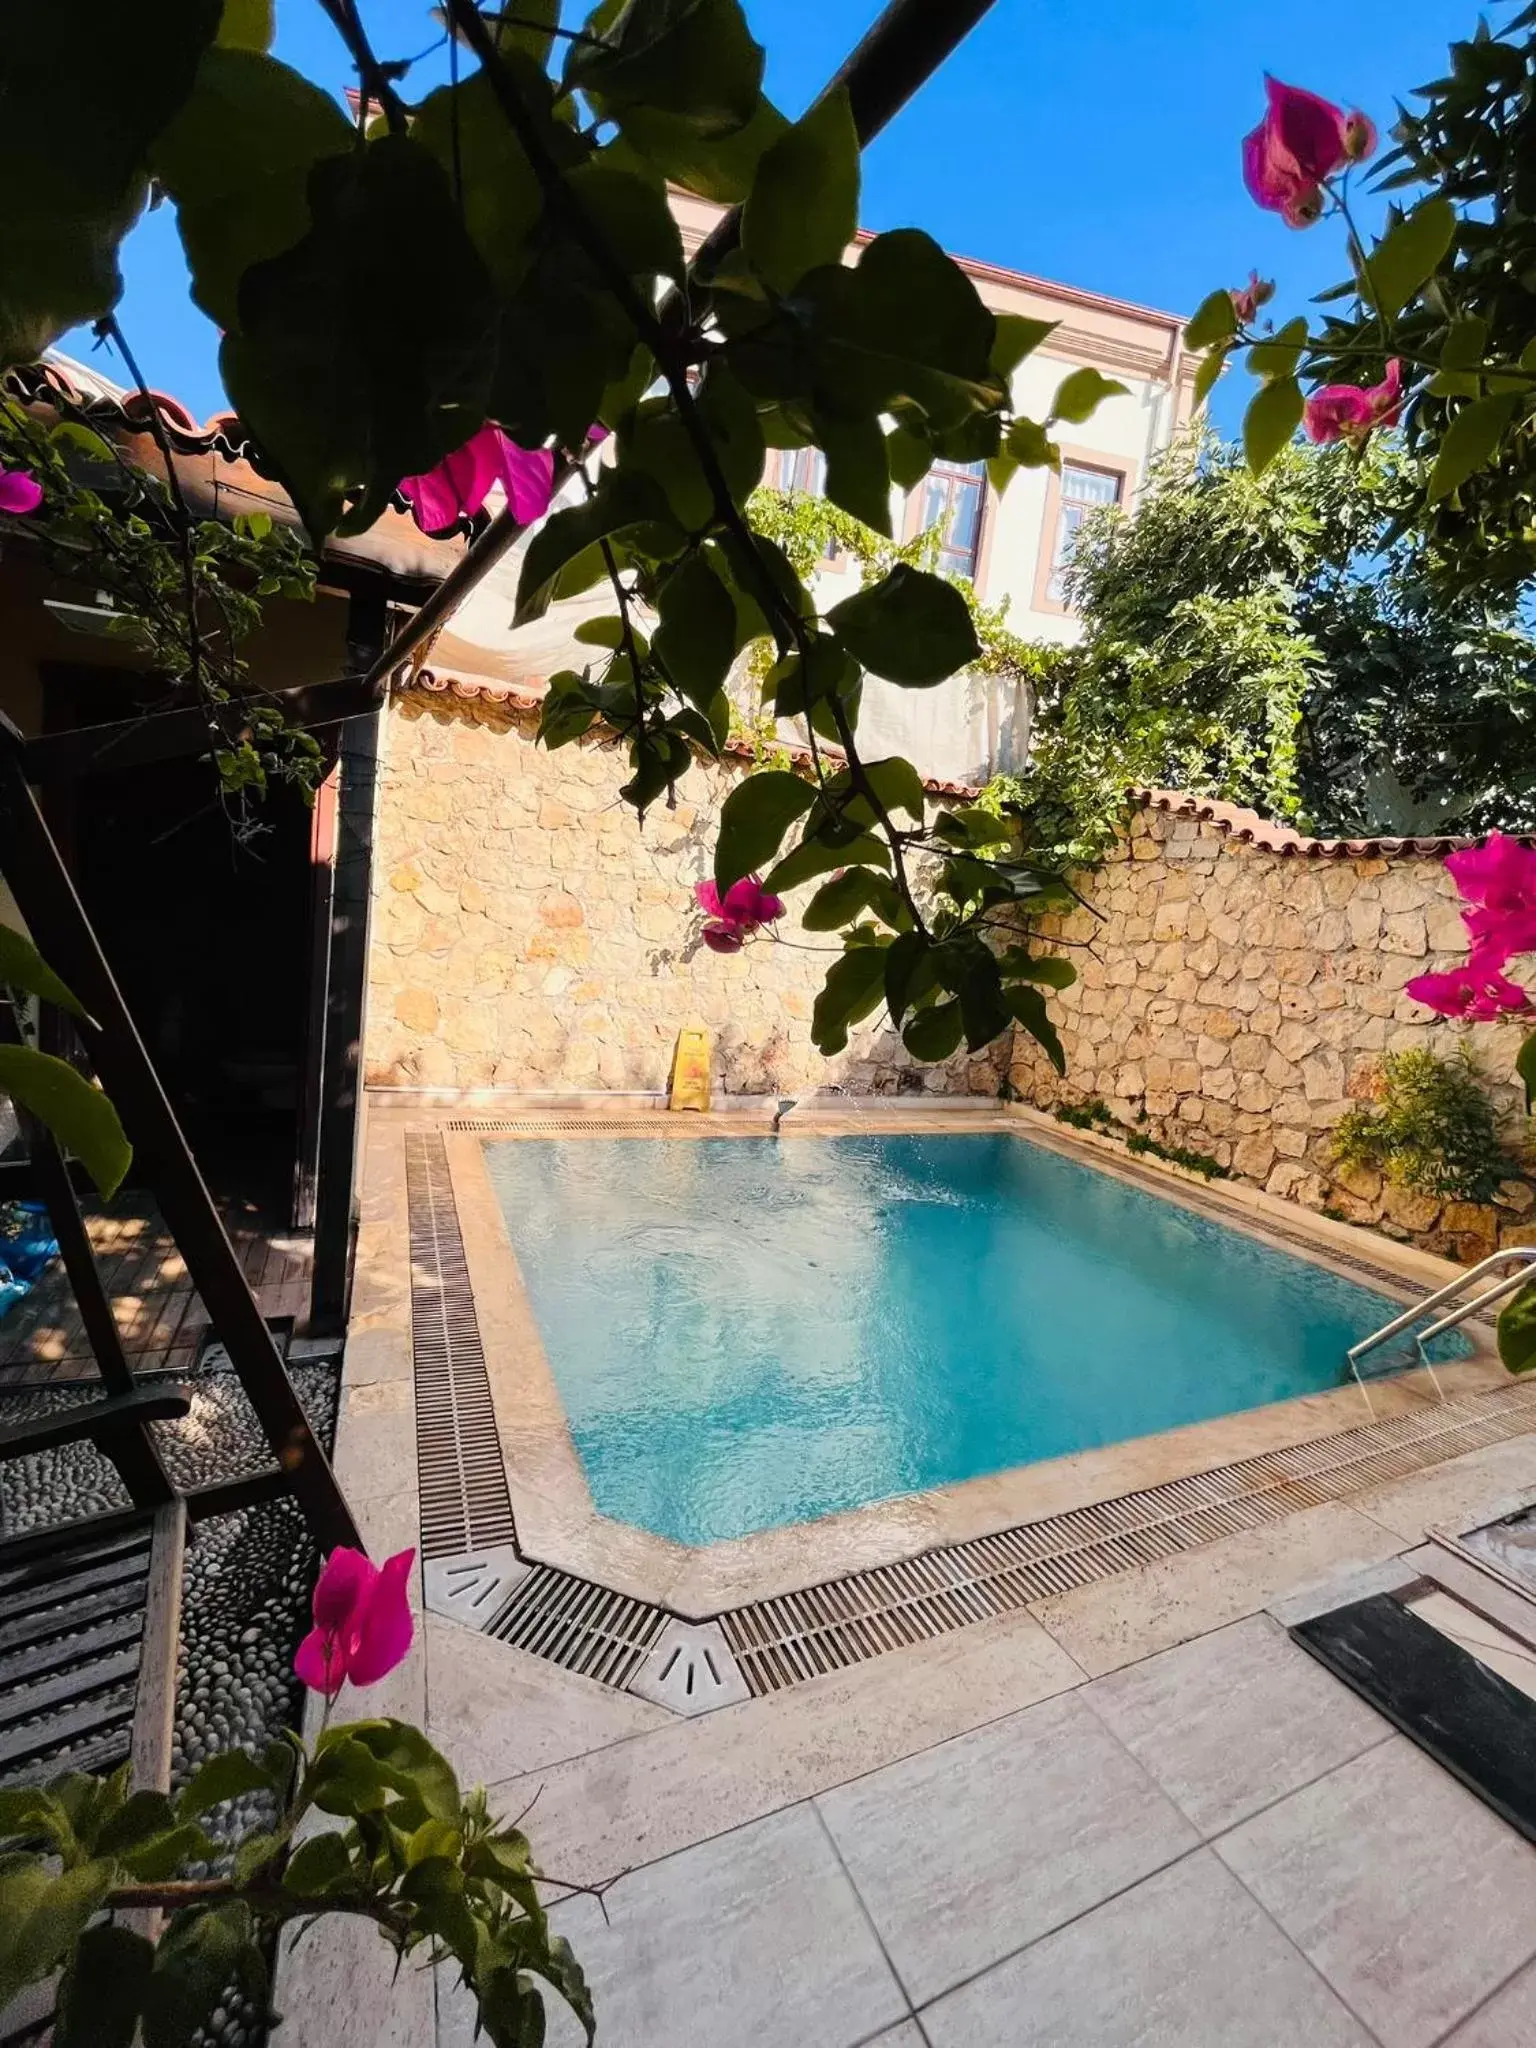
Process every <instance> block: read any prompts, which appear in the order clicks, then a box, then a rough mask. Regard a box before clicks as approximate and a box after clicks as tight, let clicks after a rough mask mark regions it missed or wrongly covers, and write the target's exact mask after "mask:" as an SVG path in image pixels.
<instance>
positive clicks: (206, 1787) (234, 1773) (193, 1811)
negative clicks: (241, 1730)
mask: <svg viewBox="0 0 1536 2048" xmlns="http://www.w3.org/2000/svg"><path fill="white" fill-rule="evenodd" d="M271 1790H272V1777H271V1773H270V1772H269V1771H268V1770H267V1768H266V1767H265V1765H263V1764H260V1763H258V1762H257V1760H256V1759H255V1757H253V1756H249V1755H248V1754H247V1753H246V1751H245V1750H243V1749H225V1750H221V1751H220V1752H219V1754H218V1755H217V1756H211V1757H209V1759H208V1761H207V1762H206V1763H204V1764H199V1765H198V1767H197V1769H196V1770H195V1771H194V1772H193V1773H192V1776H191V1777H190V1778H189V1779H188V1780H187V1783H186V1784H185V1785H184V1786H183V1787H182V1791H181V1796H180V1797H179V1798H178V1799H177V1801H176V1818H177V1819H178V1820H194V1819H195V1818H196V1817H197V1815H198V1814H200V1813H207V1812H208V1811H209V1809H210V1808H211V1807H215V1806H220V1805H222V1804H223V1802H224V1801H225V1800H226V1799H239V1798H241V1797H243V1795H244V1794H245V1793H247V1792H270V1791H271Z"/></svg>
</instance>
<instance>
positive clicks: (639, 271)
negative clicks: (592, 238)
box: [535, 157, 687, 284]
mask: <svg viewBox="0 0 1536 2048" xmlns="http://www.w3.org/2000/svg"><path fill="white" fill-rule="evenodd" d="M566 183H567V185H569V187H570V188H571V190H572V192H574V193H575V195H576V198H577V201H578V203H579V204H580V205H581V206H583V207H584V208H585V209H586V211H587V213H588V214H590V216H591V217H592V219H593V221H594V222H595V223H596V225H597V228H598V230H599V232H600V233H601V235H602V237H603V240H604V242H605V243H606V244H607V246H608V248H609V249H611V250H612V251H613V253H614V255H615V256H616V257H617V258H618V259H619V261H620V263H621V264H622V265H623V267H624V270H625V272H626V273H627V274H628V275H629V276H630V277H666V278H671V279H672V280H673V281H674V282H675V283H679V284H680V283H681V282H682V278H683V273H684V271H685V270H686V269H687V263H686V260H685V259H684V256H683V238H682V236H681V235H680V234H679V233H678V228H677V222H676V221H675V220H674V219H673V218H672V214H671V212H670V210H669V209H668V206H667V189H666V186H665V185H664V184H663V183H662V181H661V179H660V178H657V179H655V181H654V182H652V181H651V180H650V179H649V178H642V177H637V176H636V175H635V174H634V173H633V172H630V171H622V170H615V169H614V168H613V166H612V165H610V164H606V163H604V162H603V160H602V158H601V157H599V158H597V159H596V160H595V161H594V162H592V163H587V164H580V165H578V166H577V168H576V169H575V170H573V171H570V172H568V173H567V174H566ZM537 197H538V193H537V187H535V202H536V207H537ZM535 217H537V212H536V214H535Z"/></svg>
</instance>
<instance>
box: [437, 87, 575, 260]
mask: <svg viewBox="0 0 1536 2048" xmlns="http://www.w3.org/2000/svg"><path fill="white" fill-rule="evenodd" d="M516 77H517V79H518V81H519V82H520V83H521V82H524V81H525V79H526V72H524V71H518V72H517V73H516ZM455 128H457V136H455ZM411 134H412V135H413V136H414V138H415V139H416V141H418V142H419V143H420V144H421V146H422V148H423V149H426V150H429V151H430V152H431V154H432V156H433V157H434V158H435V159H436V160H437V162H438V163H439V164H440V165H441V166H442V168H443V170H444V172H445V173H446V174H447V175H448V177H449V178H450V179H451V178H452V177H453V169H454V161H455V158H454V149H455V141H457V148H458V158H457V160H458V165H459V169H460V172H461V174H462V180H463V193H464V225H465V227H466V228H468V230H469V238H470V240H471V241H472V242H473V243H474V245H475V248H476V249H477V251H478V252H479V255H480V260H481V262H482V263H483V264H484V265H485V267H486V269H487V271H489V273H490V276H491V280H492V282H493V283H494V284H495V286H496V289H497V291H498V292H499V293H501V294H502V295H503V296H506V295H508V294H510V293H512V292H514V291H516V289H517V287H518V286H519V285H520V284H521V283H522V281H523V279H524V278H525V277H526V276H527V274H528V268H529V263H530V261H531V255H532V252H531V249H530V246H529V238H530V236H531V235H532V234H533V231H534V229H535V228H536V227H537V226H538V224H539V221H540V219H541V217H542V215H543V210H544V195H543V189H542V187H541V186H540V184H539V181H538V178H537V176H536V175H535V173H534V169H533V166H532V164H530V163H529V161H528V159H527V157H526V156H525V155H524V153H523V149H522V145H521V144H520V143H519V142H518V140H517V138H516V136H514V135H513V133H512V131H511V129H510V128H509V127H508V126H507V120H506V116H505V115H504V114H503V113H502V111H501V103H500V101H499V100H498V99H497V97H496V93H495V90H494V88H493V87H492V85H491V81H490V79H489V78H488V77H487V76H486V74H485V73H484V72H483V71H476V72H474V73H472V74H471V75H470V77H468V78H465V79H462V80H461V81H460V82H459V84H458V85H456V86H452V85H444V86H439V87H438V89H437V91H436V92H430V93H428V94H427V96H426V98H425V99H424V100H423V101H422V103H421V105H420V106H419V107H418V108H417V110H416V113H415V116H414V117H413V119H412V122H411Z"/></svg>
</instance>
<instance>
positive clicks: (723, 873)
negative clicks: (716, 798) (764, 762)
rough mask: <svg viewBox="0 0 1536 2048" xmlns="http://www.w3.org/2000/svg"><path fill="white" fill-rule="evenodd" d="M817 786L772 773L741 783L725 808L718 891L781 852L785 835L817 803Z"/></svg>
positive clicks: (718, 858)
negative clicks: (814, 802) (797, 819)
mask: <svg viewBox="0 0 1536 2048" xmlns="http://www.w3.org/2000/svg"><path fill="white" fill-rule="evenodd" d="M815 796H816V790H815V787H814V785H813V784H811V783H809V782H803V781H802V780H801V778H800V777H799V776H798V775H791V774H789V773H788V771H787V770H784V769H778V768H767V769H763V770H761V771H760V772H759V773H758V774H756V775H749V776H748V777H747V778H746V780H745V781H744V782H738V783H737V785H736V787H735V788H734V789H733V790H732V791H731V793H730V795H729V796H728V797H727V798H726V800H725V802H724V803H723V804H722V805H721V807H720V836H719V839H718V840H717V842H716V845H715V886H716V887H717V888H718V889H720V890H721V891H722V892H724V891H725V890H726V889H729V888H730V887H731V885H732V883H733V882H739V881H740V880H741V878H742V876H743V875H750V874H752V873H753V872H754V870H756V869H758V868H760V867H762V865H763V863H764V862H765V861H769V860H771V859H772V858H773V856H774V855H775V854H776V853H777V852H778V850H779V846H780V844H781V842H782V841H783V838H784V834H785V833H786V832H787V831H788V830H789V828H790V826H791V825H792V824H793V823H794V822H795V820H796V818H801V817H804V815H805V813H806V812H807V811H808V810H809V809H810V807H811V804H812V803H813V801H814V800H815Z"/></svg>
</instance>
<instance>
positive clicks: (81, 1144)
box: [0, 1045, 133, 1195]
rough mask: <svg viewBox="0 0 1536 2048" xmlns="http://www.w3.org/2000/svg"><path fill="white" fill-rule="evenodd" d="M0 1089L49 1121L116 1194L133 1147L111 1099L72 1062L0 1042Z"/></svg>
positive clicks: (93, 1174)
mask: <svg viewBox="0 0 1536 2048" xmlns="http://www.w3.org/2000/svg"><path fill="white" fill-rule="evenodd" d="M0 1094H5V1095H9V1096H10V1098H11V1100H12V1101H13V1102H14V1103H15V1104H16V1106H17V1107H18V1108H19V1109H25V1110H28V1111H30V1112H31V1114H32V1115H33V1116H35V1117H36V1118H37V1119H38V1121H39V1123H43V1124H46V1125H47V1126H48V1128H49V1130H50V1131H52V1133H53V1135H54V1137H55V1138H56V1139H57V1140H58V1142H59V1144H60V1145H61V1146H62V1147H63V1149H64V1150H65V1151H66V1152H69V1153H73V1155H74V1157H75V1158H76V1159H79V1160H80V1161H82V1163H83V1164H84V1166H85V1170H86V1172H87V1173H89V1175H90V1176H91V1179H92V1180H93V1181H95V1183H96V1185H97V1187H98V1188H100V1190H101V1192H102V1194H103V1195H115V1194H116V1193H117V1190H118V1189H119V1188H120V1187H121V1186H122V1184H123V1175H124V1174H125V1173H126V1172H127V1171H128V1166H129V1162H130V1161H131V1160H132V1158H133V1147H132V1146H131V1145H130V1144H129V1143H128V1139H127V1137H126V1136H125V1134H124V1131H123V1127H122V1124H121V1123H120V1122H119V1121H118V1115H117V1111H116V1110H115V1109H114V1108H113V1107H112V1104H111V1102H110V1101H109V1100H108V1099H107V1097H106V1096H105V1095H103V1094H102V1092H101V1090H100V1089H99V1088H93V1087H92V1086H91V1084H90V1082H89V1081H87V1080H86V1079H85V1077H84V1076H83V1075H81V1074H77V1073H76V1072H75V1070H74V1068H73V1067H72V1066H70V1065H69V1063H68V1061H66V1060H60V1059H55V1058H54V1056H53V1054H52V1053H47V1052H37V1051H35V1050H34V1049H33V1048H32V1047H31V1046H29V1045H0Z"/></svg>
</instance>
